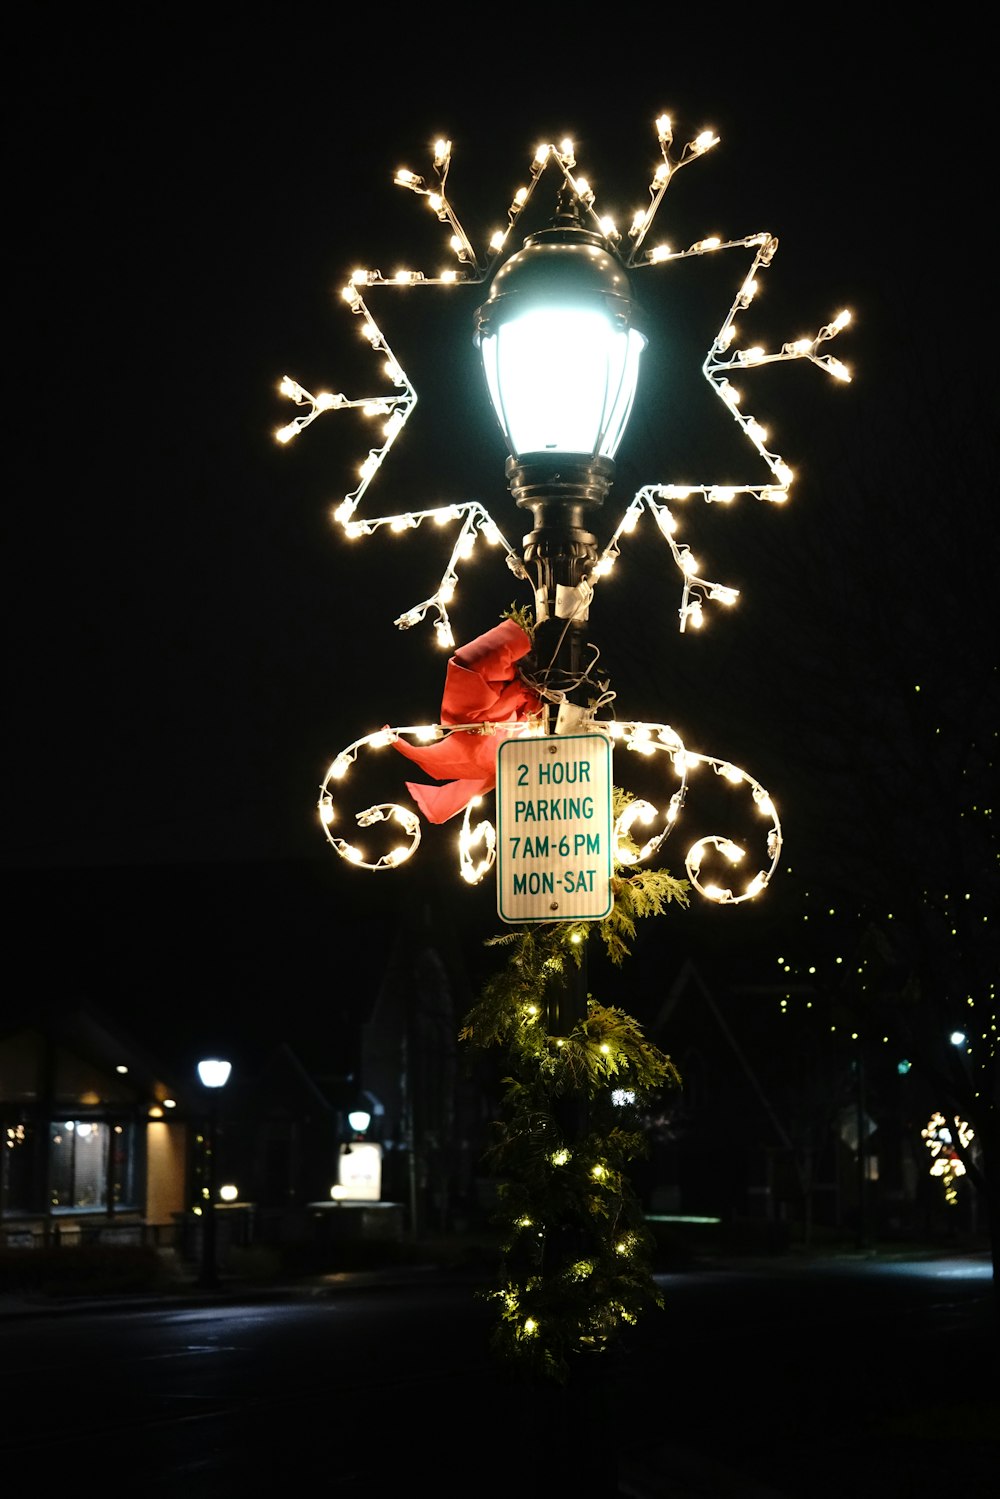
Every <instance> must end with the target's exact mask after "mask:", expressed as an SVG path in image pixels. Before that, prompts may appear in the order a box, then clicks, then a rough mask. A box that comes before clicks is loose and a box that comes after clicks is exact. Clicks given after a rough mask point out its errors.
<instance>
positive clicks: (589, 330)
mask: <svg viewBox="0 0 1000 1499" xmlns="http://www.w3.org/2000/svg"><path fill="white" fill-rule="evenodd" d="M635 311H636V309H635V307H634V304H633V302H632V297H631V291H630V288H629V283H628V279H627V277H626V274H625V271H624V267H623V265H622V263H621V261H620V260H619V259H618V257H617V255H615V254H614V252H613V251H612V249H611V247H610V245H609V243H608V241H607V240H606V239H605V238H604V237H603V236H602V235H600V234H598V233H596V232H594V231H593V230H589V229H586V228H584V227H583V224H582V222H581V204H580V201H579V198H578V197H577V195H576V194H575V193H574V192H573V191H572V190H571V189H570V188H569V187H568V186H567V187H566V188H564V189H563V191H562V192H561V193H560V196H559V200H558V203H557V207H556V213H555V216H554V218H553V220H552V222H551V224H550V225H549V227H548V228H547V229H544V230H542V231H541V232H540V233H537V234H534V235H530V236H529V237H528V238H527V239H526V240H525V242H524V246H523V248H522V249H521V250H520V251H519V252H518V253H517V254H515V255H513V256H512V257H511V258H510V260H509V261H507V262H506V263H505V264H504V265H503V266H502V267H501V269H500V270H499V271H498V272H497V275H496V276H495V277H494V280H493V283H492V285H491V288H490V292H489V295H488V298H487V300H486V302H485V303H484V304H483V306H482V307H481V308H480V309H479V312H478V315H477V341H478V343H479V345H480V349H481V351H482V355H483V364H484V369H485V372H486V379H487V385H488V387H489V390H490V395H491V398H492V400H493V404H494V408H495V410H496V414H497V417H498V419H499V421H500V425H501V428H502V430H503V432H504V436H505V438H506V440H507V444H508V449H509V452H510V457H509V458H508V460H507V466H506V476H507V483H508V488H509V489H510V492H511V494H512V496H513V498H514V501H515V503H516V504H517V505H518V506H519V507H521V508H522V509H525V510H528V511H530V513H531V516H532V520H533V522H534V525H533V528H532V530H531V531H530V532H529V534H528V535H527V536H525V537H524V538H523V541H522V552H521V562H522V565H523V567H524V570H525V573H526V575H527V577H528V578H529V579H530V580H531V582H532V583H533V587H534V630H533V639H532V650H531V653H530V655H529V656H528V657H527V658H525V659H524V660H523V661H522V663H521V674H522V676H523V677H524V678H525V679H526V680H527V681H529V682H530V684H531V685H532V686H533V687H534V689H535V690H536V692H537V693H538V695H539V697H540V698H541V700H542V702H543V704H544V705H545V725H544V727H545V731H546V733H553V732H554V733H555V734H556V735H559V734H570V733H580V732H588V731H589V732H593V729H592V721H593V719H594V716H595V710H596V707H597V699H598V698H599V696H600V691H599V688H598V686H597V683H596V682H594V681H593V680H592V679H591V677H590V675H589V672H590V667H591V665H592V664H593V661H592V660H591V659H588V657H589V656H590V655H592V657H593V659H595V660H596V652H592V653H591V652H589V650H588V642H587V631H588V621H589V604H590V598H591V594H592V585H591V581H590V580H591V577H592V575H593V569H594V566H595V564H596V562H597V558H598V550H597V539H596V536H595V535H594V533H593V531H592V530H591V524H592V520H591V517H592V516H593V515H594V513H595V512H596V511H597V509H598V508H599V506H600V505H601V504H602V503H603V501H604V499H605V497H606V495H607V494H608V491H609V490H610V488H611V485H612V482H613V478H614V462H613V455H614V452H615V450H616V449H617V446H618V443H619V441H620V439H621V437H622V434H623V432H624V429H625V424H626V422H627V419H628V416H629V413H630V411H631V408H632V402H633V399H634V395H635V388H636V382H637V377H638V365H639V355H640V354H641V351H642V349H643V348H644V346H645V342H646V340H645V337H644V336H643V335H642V334H641V333H640V332H639V331H638V329H637V328H636V327H635V325H634V315H635ZM587 988H588V977H587V950H586V938H585V937H584V940H583V942H582V944H581V945H580V947H578V948H577V950H576V953H575V954H574V956H573V957H570V958H568V960H567V961H566V962H565V963H564V965H563V967H562V969H561V971H560V972H559V973H558V975H557V976H553V977H551V978H550V979H549V980H548V982H547V983H546V985H545V989H544V992H543V993H542V994H541V995H540V996H539V999H540V1008H541V1011H542V1016H543V1023H544V1025H545V1029H546V1031H547V1033H548V1035H550V1036H553V1037H568V1036H570V1035H572V1034H573V1032H574V1031H576V1030H578V1028H579V1027H580V1026H582V1025H583V1024H584V1022H585V1021H586V1019H587ZM551 1112H552V1117H553V1119H554V1121H555V1122H556V1126H557V1128H558V1130H559V1132H560V1135H561V1136H562V1138H563V1139H565V1140H566V1141H567V1142H568V1143H571V1144H572V1145H573V1147H574V1148H575V1147H576V1146H577V1145H578V1143H579V1142H581V1141H582V1140H583V1139H585V1138H586V1136H587V1134H588V1131H589V1129H590V1127H591V1119H590V1108H589V1105H588V1103H587V1101H586V1098H585V1097H583V1096H581V1095H579V1094H575V1093H574V1092H573V1091H572V1090H570V1091H568V1092H567V1093H566V1094H565V1095H562V1096H560V1095H559V1093H558V1090H557V1091H556V1093H555V1094H554V1095H553V1097H552V1099H551ZM589 1232H590V1230H589V1227H588V1225H587V1223H586V1222H583V1221H579V1222H572V1223H571V1222H567V1223H564V1224H562V1225H561V1226H559V1227H558V1228H554V1229H553V1231H551V1232H550V1233H548V1234H547V1236H546V1242H545V1252H544V1271H545V1274H546V1275H547V1276H550V1277H551V1279H552V1281H553V1283H555V1282H556V1281H558V1279H559V1277H560V1275H562V1274H563V1273H565V1272H566V1270H567V1267H568V1266H570V1265H572V1264H574V1263H576V1262H578V1261H582V1260H585V1259H586V1258H587V1255H588V1252H589ZM609 1397H610V1389H609V1385H608V1370H607V1367H606V1359H605V1358H601V1359H599V1360H597V1361H596V1363H595V1362H594V1361H593V1360H587V1359H584V1358H577V1359H576V1360H575V1362H574V1366H573V1370H572V1377H571V1378H570V1380H569V1381H567V1383H566V1385H565V1386H564V1387H561V1388H559V1389H550V1390H547V1391H546V1392H545V1398H544V1399H540V1400H539V1402H538V1404H539V1412H540V1413H542V1412H544V1419H545V1420H546V1421H547V1423H548V1424H549V1426H550V1429H551V1433H552V1436H551V1440H550V1441H549V1442H548V1444H547V1446H546V1451H547V1453H548V1459H549V1466H550V1468H551V1471H550V1472H546V1473H544V1474H543V1475H540V1476H541V1481H542V1482H543V1485H544V1491H546V1492H548V1491H552V1492H555V1491H556V1488H557V1486H558V1488H560V1489H561V1488H563V1487H564V1486H568V1487H567V1491H569V1489H574V1490H576V1491H577V1492H581V1493H582V1492H587V1493H591V1494H595V1495H596V1494H601V1495H607V1496H608V1499H610V1496H612V1495H614V1494H615V1493H616V1492H617V1460H616V1455H615V1451H614V1447H613V1444H611V1443H608V1444H604V1445H602V1446H599V1447H598V1449H597V1450H595V1446H594V1443H593V1442H592V1441H591V1440H590V1437H591V1435H592V1433H593V1431H594V1429H595V1428H596V1427H597V1426H599V1424H600V1422H601V1421H602V1420H603V1419H605V1418H606V1415H607V1409H608V1402H609Z"/></svg>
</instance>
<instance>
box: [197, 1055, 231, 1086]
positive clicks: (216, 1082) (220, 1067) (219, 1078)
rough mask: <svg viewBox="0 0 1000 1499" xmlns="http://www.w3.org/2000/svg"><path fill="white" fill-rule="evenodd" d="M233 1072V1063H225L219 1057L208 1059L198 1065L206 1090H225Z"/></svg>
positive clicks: (199, 1074)
mask: <svg viewBox="0 0 1000 1499" xmlns="http://www.w3.org/2000/svg"><path fill="white" fill-rule="evenodd" d="M232 1070H233V1064H232V1062H223V1061H221V1060H220V1059H219V1058H218V1057H206V1058H205V1060H204V1061H203V1062H199V1063H198V1076H199V1078H200V1079H201V1082H202V1084H203V1085H204V1086H205V1087H206V1088H224V1087H225V1086H226V1084H227V1083H228V1081H229V1074H230V1073H231V1072H232Z"/></svg>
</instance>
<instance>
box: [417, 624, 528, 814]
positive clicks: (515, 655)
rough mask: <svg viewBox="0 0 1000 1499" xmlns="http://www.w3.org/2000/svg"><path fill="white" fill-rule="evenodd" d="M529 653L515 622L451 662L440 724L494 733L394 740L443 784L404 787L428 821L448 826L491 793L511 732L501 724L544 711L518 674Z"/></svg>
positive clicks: (502, 626) (473, 644)
mask: <svg viewBox="0 0 1000 1499" xmlns="http://www.w3.org/2000/svg"><path fill="white" fill-rule="evenodd" d="M530 649H531V640H530V638H529V637H528V636H527V635H526V634H525V632H524V630H522V629H521V626H520V625H519V624H516V623H515V622H514V620H512V619H505V620H504V621H503V623H502V624H499V625H497V626H496V628H495V629H492V630H487V632H486V634H485V635H480V636H479V637H478V638H477V639H476V640H471V641H470V642H469V644H468V645H463V646H462V648H461V650H458V651H456V652H455V654H454V655H453V656H452V657H451V659H450V661H449V662H448V671H447V674H446V676H445V684H444V695H443V696H442V698H441V722H442V724H449V723H482V724H486V723H488V724H494V725H496V726H497V732H496V733H495V734H483V733H477V732H476V731H475V730H469V731H463V730H461V729H457V730H456V731H455V733H453V734H449V735H448V737H447V738H446V739H443V740H440V741H439V742H438V743H437V744H429V745H412V744H406V743H404V742H403V740H401V739H395V740H393V744H394V746H395V748H396V749H398V750H399V753H400V754H401V755H405V756H406V758H407V759H408V760H413V761H414V763H415V764H417V765H419V766H420V768H421V770H426V771H427V773H428V775H432V776H433V777H434V779H435V780H437V781H447V782H448V784H447V785H445V786H423V785H420V784H419V783H417V782H414V781H407V783H406V789H407V791H409V793H410V795H411V796H412V797H413V800H414V801H415V802H416V804H417V806H418V807H419V808H420V810H421V812H422V813H423V814H424V816H425V817H426V818H427V821H428V822H447V820H448V818H449V817H454V815H455V813H456V812H461V811H462V809H463V808H464V807H466V806H467V805H468V803H469V802H470V801H471V800H472V798H473V797H474V796H480V795H482V793H483V792H484V791H492V789H493V787H494V786H495V785H496V779H497V747H498V745H499V742H500V740H501V739H502V738H503V737H504V736H505V734H506V733H508V732H509V730H508V729H505V728H504V727H503V725H510V724H516V723H523V722H524V720H525V719H526V718H528V717H529V715H530V714H532V713H538V712H540V711H541V706H542V704H541V700H540V699H539V697H538V696H537V694H536V693H534V692H532V690H531V689H530V687H527V686H525V684H524V683H523V682H522V681H521V679H520V677H519V676H518V675H517V670H516V663H517V662H518V661H520V659H521V657H522V656H526V655H527V654H528V652H529V651H530Z"/></svg>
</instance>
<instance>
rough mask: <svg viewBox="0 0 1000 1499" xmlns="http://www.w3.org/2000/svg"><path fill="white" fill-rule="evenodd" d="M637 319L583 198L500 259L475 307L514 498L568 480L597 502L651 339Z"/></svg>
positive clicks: (524, 498)
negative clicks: (585, 214) (586, 216)
mask: <svg viewBox="0 0 1000 1499" xmlns="http://www.w3.org/2000/svg"><path fill="white" fill-rule="evenodd" d="M635 316H636V309H635V305H634V303H633V301H632V294H631V288H630V285H629V281H628V277H627V276H626V274H625V270H624V267H623V266H622V263H621V261H620V260H619V259H618V257H617V256H616V255H615V254H614V253H613V252H612V251H611V249H610V248H609V246H608V242H607V240H605V239H604V238H603V236H602V235H600V234H598V233H595V232H593V231H591V230H588V229H585V228H584V227H583V226H582V224H581V222H580V204H579V200H578V199H577V198H576V197H575V195H573V194H572V193H570V192H569V191H568V190H567V191H565V192H564V193H563V194H562V196H561V197H560V200H559V207H558V210H557V212H556V215H555V217H554V219H553V221H552V223H551V225H550V226H549V227H548V228H547V229H543V230H541V231H540V232H539V233H537V234H532V235H529V236H528V238H527V239H526V240H525V242H524V245H523V247H522V249H520V250H519V251H518V252H517V253H516V254H514V255H512V256H511V257H510V259H509V260H507V261H506V262H505V263H504V264H503V265H502V266H501V268H500V270H499V271H498V272H497V274H496V275H495V277H494V278H493V282H492V285H491V287H490V292H489V296H488V297H487V299H486V301H485V302H484V304H483V305H482V307H480V309H479V311H478V314H477V328H476V342H477V343H478V345H479V350H480V354H481V357H482V361H483V371H484V374H485V376H486V385H487V389H488V390H489V394H490V399H491V401H492V403H493V408H494V410H495V412H496V415H497V419H498V421H499V423H500V427H501V430H502V431H503V434H504V438H505V440H506V443H507V447H508V451H509V453H510V460H509V462H508V474H509V475H510V476H511V489H512V490H513V491H514V493H515V497H516V498H517V499H518V501H519V503H523V504H528V503H530V498H531V494H532V492H535V493H536V494H537V491H535V490H534V485H535V484H536V483H539V482H543V481H545V480H546V479H547V480H550V481H551V480H553V479H554V480H555V481H556V483H557V484H560V483H561V484H567V483H568V484H570V485H571V486H573V488H572V491H571V492H569V493H567V494H566V498H579V499H584V500H592V501H600V500H601V499H603V498H604V494H605V493H606V492H607V489H608V488H609V487H610V482H611V475H612V474H613V471H614V469H613V464H612V459H613V458H614V455H615V453H616V451H617V449H618V445H619V443H620V442H621V439H622V434H623V433H624V431H625V425H626V423H627V421H628V418H629V414H630V412H631V410H632V403H633V401H634V399H635V391H636V384H637V381H638V376H639V358H640V355H641V353H642V351H643V349H644V348H645V346H646V338H645V336H644V334H643V333H642V332H640V331H639V329H638V328H637V327H636V326H635ZM525 480H526V481H527V488H525V483H524V481H525ZM581 486H582V487H581Z"/></svg>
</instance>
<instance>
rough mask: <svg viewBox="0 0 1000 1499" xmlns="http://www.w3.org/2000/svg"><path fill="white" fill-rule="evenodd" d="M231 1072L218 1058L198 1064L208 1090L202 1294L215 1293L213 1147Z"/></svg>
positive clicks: (228, 1064) (217, 1278) (217, 1276)
mask: <svg viewBox="0 0 1000 1499" xmlns="http://www.w3.org/2000/svg"><path fill="white" fill-rule="evenodd" d="M232 1070H233V1064H232V1063H231V1062H224V1061H222V1060H221V1059H220V1058H218V1057H206V1058H205V1059H204V1060H203V1061H201V1062H199V1063H198V1077H199V1079H200V1081H201V1084H202V1086H203V1087H205V1088H207V1089H208V1100H209V1112H208V1133H207V1135H206V1139H205V1147H206V1148H205V1155H206V1162H207V1166H208V1172H207V1177H208V1180H207V1184H206V1186H205V1188H204V1189H203V1197H202V1220H203V1222H202V1234H201V1285H202V1286H203V1287H204V1288H205V1289H206V1290H210V1291H211V1290H215V1289H216V1287H217V1286H218V1284H219V1270H218V1266H217V1264H216V1252H215V1182H216V1145H217V1139H218V1128H219V1093H220V1092H221V1090H222V1089H223V1088H224V1087H225V1086H226V1084H227V1083H228V1081H229V1074H230V1073H231V1072H232Z"/></svg>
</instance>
